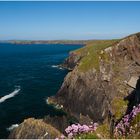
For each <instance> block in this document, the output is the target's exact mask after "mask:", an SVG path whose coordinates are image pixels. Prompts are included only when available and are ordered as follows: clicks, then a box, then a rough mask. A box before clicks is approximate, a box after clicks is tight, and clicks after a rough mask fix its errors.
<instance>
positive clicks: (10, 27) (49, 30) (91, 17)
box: [0, 1, 140, 40]
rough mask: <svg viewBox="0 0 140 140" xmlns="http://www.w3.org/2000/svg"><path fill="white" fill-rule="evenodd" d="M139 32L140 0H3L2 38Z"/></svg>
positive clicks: (107, 36) (114, 35) (111, 35)
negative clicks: (103, 0) (109, 0)
mask: <svg viewBox="0 0 140 140" xmlns="http://www.w3.org/2000/svg"><path fill="white" fill-rule="evenodd" d="M136 32H140V2H95V1H89V2H86V1H85V2H82V1H81V2H80V1H79V2H78V1H77V2H75V1H71V2H66V1H65V2H64V1H61V2H57V1H55V2H53V1H52V2H49V1H46V2H33V1H30V2H27V1H26V2H25V1H24V2H23V1H22V2H20V1H19V2H10V1H9V2H8V1H7V2H2V1H1V2H0V40H82V39H113V38H122V37H124V36H127V35H129V34H132V33H136Z"/></svg>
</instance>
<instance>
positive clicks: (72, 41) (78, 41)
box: [8, 40, 88, 45]
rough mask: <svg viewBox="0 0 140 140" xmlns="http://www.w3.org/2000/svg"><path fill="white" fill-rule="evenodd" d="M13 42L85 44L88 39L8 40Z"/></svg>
mask: <svg viewBox="0 0 140 140" xmlns="http://www.w3.org/2000/svg"><path fill="white" fill-rule="evenodd" d="M8 42H9V43H13V44H77V45H79V44H86V43H87V42H88V40H9V41H8Z"/></svg>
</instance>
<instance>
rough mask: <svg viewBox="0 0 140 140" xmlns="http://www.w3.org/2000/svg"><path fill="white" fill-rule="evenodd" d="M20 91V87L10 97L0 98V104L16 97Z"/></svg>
mask: <svg viewBox="0 0 140 140" xmlns="http://www.w3.org/2000/svg"><path fill="white" fill-rule="evenodd" d="M19 91H20V87H18V88H16V89H15V90H14V91H13V92H11V93H10V94H8V95H5V96H3V97H1V98H0V103H2V102H4V101H5V100H7V99H9V98H12V97H14V96H15V95H17V94H18V93H19Z"/></svg>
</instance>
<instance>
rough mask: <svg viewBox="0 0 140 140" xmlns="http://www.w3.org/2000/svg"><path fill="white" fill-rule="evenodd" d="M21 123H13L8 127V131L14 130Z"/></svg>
mask: <svg viewBox="0 0 140 140" xmlns="http://www.w3.org/2000/svg"><path fill="white" fill-rule="evenodd" d="M18 126H19V124H12V125H11V126H10V127H8V128H7V130H8V131H11V130H13V129H14V128H17V127H18Z"/></svg>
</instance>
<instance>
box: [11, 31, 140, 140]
mask: <svg viewBox="0 0 140 140" xmlns="http://www.w3.org/2000/svg"><path fill="white" fill-rule="evenodd" d="M63 67H66V68H68V69H70V70H71V72H69V73H68V75H67V76H66V77H65V79H64V82H63V84H62V86H61V88H60V90H59V91H58V93H57V94H56V96H53V97H50V98H49V99H48V103H53V104H55V105H57V106H59V107H61V108H63V110H64V111H66V112H67V113H68V114H70V115H71V116H74V117H75V118H76V119H77V120H78V121H79V122H81V123H82V121H83V120H84V123H85V122H86V121H87V120H90V121H91V120H92V121H94V122H99V123H100V124H102V123H103V124H105V122H106V120H107V118H108V115H109V113H111V114H113V115H114V116H115V118H116V119H120V118H121V117H122V116H123V115H124V114H125V113H126V111H128V107H131V106H133V105H134V104H135V103H136V101H135V99H136V98H135V97H134V96H133V99H130V95H131V94H130V93H133V92H134V91H135V90H136V89H135V86H136V83H137V79H138V77H139V75H140V33H137V34H133V35H130V36H128V37H126V38H123V39H120V40H102V41H100V40H98V41H89V42H88V43H87V45H86V46H85V47H83V48H81V49H79V50H76V51H73V52H71V53H70V56H69V58H67V59H66V61H65V62H64V64H63ZM137 85H138V84H137ZM135 96H136V95H135ZM124 98H125V99H127V100H129V104H128V101H125V100H124ZM132 101H133V103H132ZM139 101H140V100H139ZM83 118H84V119H83ZM53 119H54V118H53ZM48 120H49V122H50V123H49V124H47V122H44V121H42V120H34V119H33V120H32V119H31V120H30V119H29V120H26V121H24V122H23V123H22V124H21V125H20V126H19V127H18V128H16V129H15V130H13V132H12V133H11V134H10V137H9V138H54V137H57V136H58V137H59V135H60V132H59V131H58V130H56V129H55V128H54V127H56V128H57V129H59V128H60V127H61V131H63V129H64V128H63V126H61V124H60V123H58V122H57V120H56V122H57V123H54V120H53V121H52V122H51V118H49V119H47V121H48ZM62 120H63V119H62ZM64 120H65V119H64ZM65 121H66V120H65ZM31 122H33V123H31ZM51 123H52V124H53V127H52V125H50V124H51ZM38 124H39V125H38ZM65 125H68V124H67V121H66V122H65ZM105 127H106V126H104V127H102V128H101V130H102V132H103V133H104V135H105V136H104V137H103V136H102V137H103V138H107V137H108V136H107V135H106V133H108V132H107V131H105ZM50 128H51V129H50ZM50 130H53V131H54V132H53V131H50ZM101 130H99V133H100V132H101ZM46 132H47V134H46ZM34 134H35V135H34ZM48 134H49V135H48Z"/></svg>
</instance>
